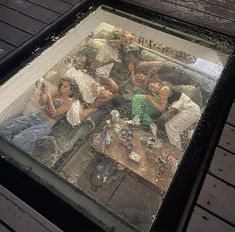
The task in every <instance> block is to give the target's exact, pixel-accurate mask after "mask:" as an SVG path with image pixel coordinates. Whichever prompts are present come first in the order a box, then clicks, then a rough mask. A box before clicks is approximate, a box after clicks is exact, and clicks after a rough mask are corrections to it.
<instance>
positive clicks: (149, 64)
mask: <svg viewBox="0 0 235 232" xmlns="http://www.w3.org/2000/svg"><path fill="white" fill-rule="evenodd" d="M162 65H163V63H162V62H159V61H140V62H139V63H138V65H137V66H138V67H149V68H154V69H156V71H158V70H159V69H160V68H161V67H162Z"/></svg>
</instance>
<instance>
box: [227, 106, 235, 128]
mask: <svg viewBox="0 0 235 232" xmlns="http://www.w3.org/2000/svg"><path fill="white" fill-rule="evenodd" d="M227 122H228V123H230V124H232V125H234V126H235V103H233V104H232V107H231V109H230V112H229V115H228V119H227Z"/></svg>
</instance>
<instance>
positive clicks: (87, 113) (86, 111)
mask: <svg viewBox="0 0 235 232" xmlns="http://www.w3.org/2000/svg"><path fill="white" fill-rule="evenodd" d="M96 111H97V109H96V108H88V109H84V107H81V109H80V112H79V113H80V119H81V121H83V120H84V119H86V118H87V117H89V116H90V115H91V114H92V113H94V112H96Z"/></svg>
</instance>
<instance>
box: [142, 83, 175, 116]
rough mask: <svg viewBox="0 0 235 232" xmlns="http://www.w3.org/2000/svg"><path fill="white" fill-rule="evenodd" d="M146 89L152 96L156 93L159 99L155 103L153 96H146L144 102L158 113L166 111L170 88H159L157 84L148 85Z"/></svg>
mask: <svg viewBox="0 0 235 232" xmlns="http://www.w3.org/2000/svg"><path fill="white" fill-rule="evenodd" d="M148 88H149V89H150V91H151V93H152V94H153V95H154V94H155V93H156V92H158V95H159V98H160V99H159V100H158V101H157V102H156V100H155V99H154V98H153V96H151V95H146V96H145V99H146V101H147V102H149V103H150V104H151V105H153V106H154V107H155V108H156V109H157V110H158V111H159V112H161V113H162V112H164V111H165V109H166V105H167V100H168V97H169V96H170V93H171V91H170V88H169V87H168V86H163V87H160V84H159V83H150V84H149V86H148Z"/></svg>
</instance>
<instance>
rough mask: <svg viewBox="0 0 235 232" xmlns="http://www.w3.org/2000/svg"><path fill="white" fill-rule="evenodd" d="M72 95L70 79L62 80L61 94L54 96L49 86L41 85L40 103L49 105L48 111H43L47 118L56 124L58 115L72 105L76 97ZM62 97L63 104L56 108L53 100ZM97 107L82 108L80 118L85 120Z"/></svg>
mask: <svg viewBox="0 0 235 232" xmlns="http://www.w3.org/2000/svg"><path fill="white" fill-rule="evenodd" d="M70 95H71V86H70V83H69V82H68V81H64V82H62V85H61V87H60V90H59V94H58V95H57V96H56V97H52V95H51V93H50V91H49V90H48V87H47V86H46V85H45V84H42V86H41V94H40V103H41V104H42V105H47V107H48V112H43V114H44V116H45V117H46V119H47V120H48V121H49V122H50V123H51V124H52V125H54V124H55V123H56V117H58V116H61V115H63V114H65V113H66V112H67V111H68V110H69V108H70V107H71V106H72V104H73V102H74V99H73V98H72V97H70ZM54 99H60V101H61V105H60V106H59V107H58V108H55V106H54V103H53V100H54ZM96 110H97V109H96V108H90V109H84V106H82V107H81V108H80V112H79V113H80V118H81V120H84V119H85V118H87V117H88V116H89V115H90V114H91V113H93V112H95V111H96Z"/></svg>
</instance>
